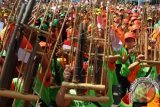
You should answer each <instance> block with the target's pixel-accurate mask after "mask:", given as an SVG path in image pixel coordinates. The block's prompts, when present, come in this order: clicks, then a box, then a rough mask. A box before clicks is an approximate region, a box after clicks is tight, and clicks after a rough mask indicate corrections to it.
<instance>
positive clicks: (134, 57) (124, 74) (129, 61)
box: [120, 49, 136, 77]
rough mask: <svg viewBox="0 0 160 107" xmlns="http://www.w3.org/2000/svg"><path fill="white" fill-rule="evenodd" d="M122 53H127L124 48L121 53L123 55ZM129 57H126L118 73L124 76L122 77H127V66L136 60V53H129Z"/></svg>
mask: <svg viewBox="0 0 160 107" xmlns="http://www.w3.org/2000/svg"><path fill="white" fill-rule="evenodd" d="M123 54H126V55H128V52H127V50H126V49H123V51H122V53H121V55H123ZM130 59H131V60H130ZM130 59H129V58H128V59H127V61H126V62H125V63H124V64H122V67H121V71H120V74H121V75H122V76H124V77H128V75H129V73H130V71H129V69H128V67H129V65H130V64H131V63H133V62H135V61H136V55H135V54H131V55H130Z"/></svg>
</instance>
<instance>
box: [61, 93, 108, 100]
mask: <svg viewBox="0 0 160 107" xmlns="http://www.w3.org/2000/svg"><path fill="white" fill-rule="evenodd" d="M64 99H70V100H82V101H92V102H107V101H108V100H109V98H108V97H106V96H105V97H103V96H101V97H95V96H76V95H70V94H65V96H64Z"/></svg>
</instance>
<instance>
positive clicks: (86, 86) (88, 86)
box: [62, 82, 105, 90]
mask: <svg viewBox="0 0 160 107" xmlns="http://www.w3.org/2000/svg"><path fill="white" fill-rule="evenodd" d="M62 86H64V87H67V88H74V89H94V90H104V89H105V86H104V85H93V84H87V83H78V84H75V83H69V82H63V83H62Z"/></svg>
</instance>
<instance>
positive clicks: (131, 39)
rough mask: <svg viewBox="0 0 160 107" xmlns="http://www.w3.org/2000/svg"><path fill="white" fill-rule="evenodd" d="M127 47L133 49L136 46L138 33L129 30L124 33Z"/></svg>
mask: <svg viewBox="0 0 160 107" xmlns="http://www.w3.org/2000/svg"><path fill="white" fill-rule="evenodd" d="M124 37H125V45H126V48H128V49H131V48H133V47H134V46H135V38H136V35H135V33H133V32H127V33H125V35H124Z"/></svg>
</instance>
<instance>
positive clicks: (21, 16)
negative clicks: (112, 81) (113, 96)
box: [0, 0, 160, 107]
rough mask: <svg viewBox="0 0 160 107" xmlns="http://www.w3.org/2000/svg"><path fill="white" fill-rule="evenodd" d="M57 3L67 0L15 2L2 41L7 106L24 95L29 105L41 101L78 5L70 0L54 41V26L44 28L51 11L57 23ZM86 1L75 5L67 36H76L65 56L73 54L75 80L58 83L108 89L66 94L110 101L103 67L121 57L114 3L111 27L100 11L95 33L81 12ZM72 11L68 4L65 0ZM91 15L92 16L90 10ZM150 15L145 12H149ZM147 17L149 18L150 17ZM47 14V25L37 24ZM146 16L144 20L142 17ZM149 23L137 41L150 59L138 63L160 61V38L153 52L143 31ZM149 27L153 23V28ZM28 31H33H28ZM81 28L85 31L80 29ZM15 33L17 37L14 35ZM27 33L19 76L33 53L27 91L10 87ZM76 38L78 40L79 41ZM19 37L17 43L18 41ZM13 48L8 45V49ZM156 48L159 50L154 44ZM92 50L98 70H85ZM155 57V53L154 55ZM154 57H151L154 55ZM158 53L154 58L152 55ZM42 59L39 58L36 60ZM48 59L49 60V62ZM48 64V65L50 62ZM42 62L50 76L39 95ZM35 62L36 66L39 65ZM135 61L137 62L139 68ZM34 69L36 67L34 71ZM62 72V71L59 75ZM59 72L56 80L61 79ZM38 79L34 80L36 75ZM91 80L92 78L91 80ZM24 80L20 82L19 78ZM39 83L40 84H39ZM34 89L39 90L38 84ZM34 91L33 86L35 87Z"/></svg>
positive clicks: (0, 91) (0, 89)
mask: <svg viewBox="0 0 160 107" xmlns="http://www.w3.org/2000/svg"><path fill="white" fill-rule="evenodd" d="M53 3H54V5H55V8H58V6H60V5H61V3H58V2H56V3H55V2H53V1H52V0H51V1H50V2H49V3H48V4H47V5H46V6H45V8H44V6H42V0H40V2H38V3H36V2H35V0H29V2H28V4H25V3H24V2H23V0H16V1H15V3H14V6H13V8H12V10H11V12H10V15H9V17H8V24H7V25H6V32H5V36H4V38H3V40H2V42H3V48H2V50H1V51H2V52H3V51H4V50H6V49H7V55H6V57H5V60H4V64H3V66H2V72H1V76H0V96H1V97H0V106H2V107H7V106H8V105H7V104H8V103H7V101H8V99H7V98H13V99H14V102H15V101H16V99H22V100H24V101H25V102H24V105H23V106H24V107H27V106H28V105H30V104H31V102H32V101H35V102H38V100H39V99H40V97H41V94H42V90H43V87H44V82H45V80H46V78H47V73H48V71H49V69H50V66H51V63H52V59H56V58H57V56H56V53H57V50H58V49H57V47H60V48H62V44H63V41H62V31H63V29H64V26H65V25H66V23H68V22H69V21H68V16H69V12H70V11H71V9H72V8H71V7H72V3H71V2H70V3H68V4H67V6H68V8H67V10H63V11H65V16H64V18H63V20H62V24H61V27H59V28H58V30H59V32H58V33H57V34H56V38H55V39H54V41H50V36H51V32H52V29H53V28H52V26H50V27H49V28H48V30H47V31H46V30H43V29H42V27H43V24H44V23H45V21H46V19H47V15H48V13H49V12H50V14H51V16H52V17H51V22H53V20H54V19H55V18H56V11H53V10H52V11H50V10H51V6H52V4H53ZM81 5H82V4H80V6H77V7H75V12H76V13H77V14H75V15H76V16H75V18H72V20H70V23H72V27H73V33H72V35H71V37H69V38H67V39H68V40H71V49H70V50H69V51H67V52H66V50H63V49H61V50H62V51H61V52H62V57H63V54H66V53H67V54H68V60H69V61H68V63H67V64H68V65H70V66H73V65H72V62H73V61H75V69H74V73H73V80H72V81H68V82H63V83H60V82H57V85H58V86H61V85H62V86H64V87H67V88H73V89H78V90H80V89H87V90H90V89H93V90H100V91H102V92H103V93H104V96H100V97H99V96H98V97H97V96H94V97H93V96H92V97H91V96H85V97H84V96H78V95H77V96H75V95H70V94H68V93H66V95H65V98H66V99H76V100H83V101H97V102H106V101H108V99H109V98H108V97H107V96H106V93H107V89H108V87H107V84H108V80H107V73H106V72H107V71H105V70H104V69H103V66H104V65H105V63H107V62H108V61H110V60H113V59H118V58H120V55H119V54H116V55H115V54H114V50H113V48H112V43H111V42H112V41H111V38H110V30H111V25H112V24H113V14H112V11H109V6H110V5H111V4H108V9H107V10H106V13H105V15H106V20H107V21H106V22H105V21H104V20H103V21H102V22H103V24H105V25H106V27H105V28H102V29H99V28H98V27H97V24H98V23H97V20H96V19H97V17H98V15H97V14H92V15H93V16H91V17H92V18H91V23H92V29H91V32H88V31H87V25H88V24H87V23H83V18H84V17H85V15H84V14H87V13H83V16H81V13H82V10H83V9H82V7H81ZM63 6H64V7H65V8H64V9H66V7H67V6H66V5H64V4H63ZM89 10H90V11H91V12H93V11H94V10H95V6H94V5H92V6H90V7H89ZM87 15H89V14H87ZM144 17H145V16H144ZM144 17H143V18H144ZM39 18H42V21H41V24H40V26H39V27H38V28H34V27H33V24H34V23H35V22H36V21H37V20H38V19H39ZM142 20H143V19H142ZM11 24H15V25H14V30H13V33H12V34H10V33H8V32H9V30H10V29H9V28H10V26H11ZM144 25H147V22H145V21H144V22H143V23H142V25H141V31H139V32H137V35H138V36H137V41H136V43H137V44H136V47H138V48H136V52H137V53H139V54H143V55H145V59H144V60H140V61H138V63H147V64H148V65H150V64H153V65H155V64H159V63H160V61H159V59H160V51H159V50H160V49H159V48H160V46H159V41H160V38H158V39H157V43H156V44H157V45H156V46H155V45H151V54H149V55H148V46H149V42H148V41H149V37H148V35H147V34H146V32H147V30H145V29H143V26H144ZM148 27H152V25H151V26H148ZM26 29H27V30H26ZM77 29H79V30H77ZM77 31H78V37H76V32H77ZM149 33H152V29H150V30H149ZM11 35H12V36H11ZM23 35H25V36H26V38H27V39H28V42H27V44H26V47H25V49H24V53H23V61H22V64H21V67H20V68H21V69H20V71H19V74H18V79H19V78H20V77H21V74H22V68H23V66H24V59H25V56H26V54H27V52H29V53H30V58H29V61H28V62H27V69H26V70H25V71H24V74H23V75H22V77H23V78H24V80H23V83H22V82H21V84H23V89H22V90H18V89H15V90H14V91H11V90H10V85H11V82H12V79H13V75H14V70H15V69H16V66H17V53H18V48H19V47H20V42H21V40H22V38H23ZM39 35H43V37H45V38H46V43H47V46H48V47H49V48H48V47H45V48H44V49H42V48H41V47H40V46H39V42H40V40H39ZM74 38H76V39H74ZM8 39H10V43H9V44H8V41H7V40H8ZM15 40H16V43H15ZM75 41H76V42H77V47H76V51H74V46H73V44H74V42H75ZM29 42H30V43H31V44H32V46H33V49H27V47H28V46H29ZM49 44H53V46H52V47H50V46H49ZM7 46H8V47H7ZM153 47H154V48H153ZM84 53H87V54H88V66H89V67H91V69H92V70H93V72H91V73H89V72H87V73H85V72H84V71H83V69H82V68H83V54H84ZM148 56H149V57H148ZM150 56H151V57H150ZM152 56H153V57H152ZM35 57H36V59H35ZM44 61H47V63H45V62H44ZM44 63H45V64H44ZM39 64H40V67H41V68H42V69H44V71H43V73H44V77H43V82H42V83H43V85H42V86H41V88H40V90H38V91H39V93H38V95H35V92H34V91H35V89H36V87H37V84H33V81H34V80H35V78H36V77H37V76H38V72H37V71H38V67H37V65H39ZM33 65H34V67H33ZM134 65H135V63H134V64H133V65H131V67H132V66H134ZM33 68H34V69H33ZM56 76H57V75H56ZM56 76H55V78H56ZM31 77H32V79H31ZM86 78H87V79H86ZM19 81H20V80H19ZM57 81H58V80H57ZM35 83H37V82H35ZM33 87H34V88H33ZM32 89H33V90H32ZM14 102H13V104H12V107H14Z"/></svg>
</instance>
